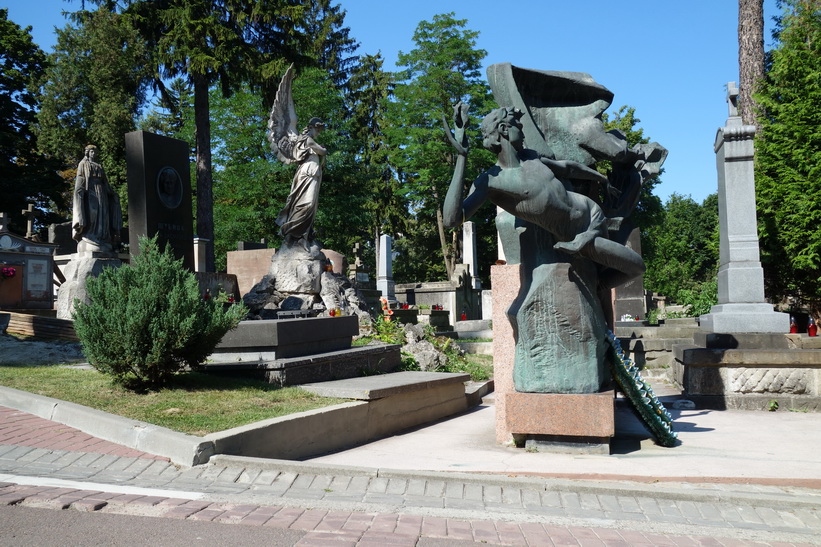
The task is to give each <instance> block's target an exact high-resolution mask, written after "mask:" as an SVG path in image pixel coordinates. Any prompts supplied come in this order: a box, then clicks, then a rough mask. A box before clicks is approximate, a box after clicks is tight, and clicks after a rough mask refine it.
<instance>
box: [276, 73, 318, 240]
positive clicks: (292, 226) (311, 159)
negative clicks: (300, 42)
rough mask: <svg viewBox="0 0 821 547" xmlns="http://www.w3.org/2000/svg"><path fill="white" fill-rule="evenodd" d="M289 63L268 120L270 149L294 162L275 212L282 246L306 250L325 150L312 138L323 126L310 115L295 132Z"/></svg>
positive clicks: (310, 234)
mask: <svg viewBox="0 0 821 547" xmlns="http://www.w3.org/2000/svg"><path fill="white" fill-rule="evenodd" d="M293 78H294V69H293V65H291V66H290V67H288V70H287V71H286V72H285V75H284V76H283V77H282V81H281V82H280V84H279V89H278V90H277V95H276V99H275V100H274V105H273V107H272V108H271V115H270V118H269V121H268V140H269V142H270V143H271V149H272V150H273V151H274V152H275V153H276V154H277V157H278V158H279V160H280V161H282V162H283V163H286V164H288V163H296V164H298V167H297V170H296V174H294V178H293V182H292V183H291V191H290V193H289V194H288V200H287V201H286V202H285V207H284V208H283V209H282V211H280V213H279V215H278V216H277V220H276V222H277V224H278V225H279V226H280V233H281V234H282V236H283V237H284V238H285V245H286V246H289V247H290V246H293V245H294V244H296V243H299V244H301V245H302V246H303V247H304V248H305V250H306V251H307V250H309V249H310V248H311V246H312V244H313V242H314V239H315V236H314V232H313V224H314V218H315V217H316V210H317V206H318V204H319V188H320V186H321V184H322V167H323V165H324V164H325V156H326V154H327V151H326V150H325V148H323V147H322V146H320V145H319V144H318V143H317V142H316V140H315V139H316V137H318V136H319V134H320V133H321V132H322V130H323V129H324V128H325V124H324V123H323V122H322V120H320V119H319V118H311V120H310V121H309V122H308V125H307V127H305V129H304V130H303V131H302V133H301V134H297V133H296V124H297V119H296V110H295V108H294V101H293V96H292V94H291V82H292V81H293Z"/></svg>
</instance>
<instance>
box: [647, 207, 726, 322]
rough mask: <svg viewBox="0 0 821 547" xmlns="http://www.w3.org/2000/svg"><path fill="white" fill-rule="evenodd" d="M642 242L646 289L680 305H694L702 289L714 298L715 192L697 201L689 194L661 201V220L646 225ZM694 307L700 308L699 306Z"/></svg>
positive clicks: (702, 291) (700, 295) (701, 293)
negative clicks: (700, 201)
mask: <svg viewBox="0 0 821 547" xmlns="http://www.w3.org/2000/svg"><path fill="white" fill-rule="evenodd" d="M642 245H644V249H646V250H647V252H645V255H644V256H645V262H646V264H647V272H646V273H645V275H644V284H645V286H646V287H647V288H648V289H649V290H651V291H654V292H657V293H660V294H663V295H665V296H667V297H669V298H670V299H671V300H672V301H673V302H676V303H677V304H681V305H695V304H696V303H697V300H699V299H703V296H702V295H703V293H709V295H708V296H710V299H711V300H712V301H714V300H715V298H716V293H715V276H716V272H717V271H718V195H717V194H711V195H710V196H708V197H707V198H706V199H705V200H704V202H703V203H701V204H699V203H697V202H696V201H694V200H693V199H692V198H691V197H689V196H686V197H685V196H681V195H679V194H673V195H671V196H670V198H669V199H668V200H667V203H665V204H664V210H663V211H662V213H661V222H660V223H659V224H658V225H656V226H651V227H650V228H648V229H647V236H646V237H645V238H644V239H643V241H642ZM698 311H699V312H704V310H703V308H700V309H699V310H698ZM707 311H709V309H708V310H707Z"/></svg>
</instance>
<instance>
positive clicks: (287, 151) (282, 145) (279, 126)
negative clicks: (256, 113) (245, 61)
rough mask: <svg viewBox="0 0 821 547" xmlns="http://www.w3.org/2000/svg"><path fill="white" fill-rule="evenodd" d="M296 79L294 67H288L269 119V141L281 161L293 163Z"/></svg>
mask: <svg viewBox="0 0 821 547" xmlns="http://www.w3.org/2000/svg"><path fill="white" fill-rule="evenodd" d="M293 79H294V65H293V64H291V66H289V67H288V70H286V71H285V75H284V76H283V77H282V81H281V82H279V89H277V94H276V98H275V99H274V105H273V106H272V107H271V114H270V116H269V118H268V141H269V142H270V143H271V150H273V151H274V152H275V153H276V155H277V158H279V161H281V162H283V163H291V162H292V161H294V157H293V155H292V153H291V151H292V150H293V143H294V141H295V140H296V138H297V136H298V135H297V131H296V110H295V109H294V98H293V95H292V94H291V82H292V81H293Z"/></svg>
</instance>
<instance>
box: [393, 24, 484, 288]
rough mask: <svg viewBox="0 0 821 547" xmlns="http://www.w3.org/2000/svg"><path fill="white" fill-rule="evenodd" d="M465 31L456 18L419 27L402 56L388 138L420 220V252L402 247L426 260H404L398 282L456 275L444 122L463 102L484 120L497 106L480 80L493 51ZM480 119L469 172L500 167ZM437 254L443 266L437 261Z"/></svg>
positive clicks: (416, 239)
mask: <svg viewBox="0 0 821 547" xmlns="http://www.w3.org/2000/svg"><path fill="white" fill-rule="evenodd" d="M466 27H467V21H466V20H464V19H456V18H455V15H454V14H453V13H448V14H442V15H435V16H434V17H433V19H432V20H431V21H422V22H420V23H419V25H418V26H417V27H416V31H415V32H414V34H413V40H414V43H415V47H414V49H413V50H411V51H410V52H409V53H403V52H400V53H399V62H398V65H399V66H400V67H404V70H402V71H401V72H400V73H399V74H398V75H397V76H398V81H397V85H396V89H395V98H396V100H395V101H393V102H392V103H391V107H390V108H389V110H388V113H389V120H390V122H389V123H390V127H389V129H388V136H389V142H390V146H391V150H392V156H391V163H392V165H393V166H394V168H395V170H396V172H397V174H398V176H399V180H400V181H401V182H402V184H403V185H404V186H405V188H406V192H407V195H408V196H409V198H410V199H411V201H412V211H413V216H414V219H413V220H414V222H413V223H412V224H411V230H412V232H411V234H409V235H410V236H411V239H412V241H413V243H412V245H413V247H414V249H411V248H410V246H409V245H404V242H402V241H401V240H398V241H397V249H398V250H399V252H400V253H401V252H403V251H404V252H405V253H406V255H407V254H408V253H410V252H411V251H414V252H418V253H419V254H420V256H418V257H411V256H404V257H403V259H402V261H401V262H400V263H399V264H397V269H396V271H395V273H396V275H397V277H398V278H401V277H403V275H407V277H411V278H413V277H415V278H416V279H436V278H437V277H439V278H441V277H442V276H443V275H446V276H448V277H450V275H451V274H452V273H453V267H454V264H455V261H456V258H457V251H458V242H459V235H460V234H459V232H458V231H454V232H451V233H450V234H447V233H446V232H445V228H444V224H443V221H442V210H441V208H442V202H443V201H444V197H445V193H446V191H447V187H448V183H449V182H450V178H451V175H452V173H453V166H454V164H455V158H454V155H453V152H452V149H451V146H450V143H449V142H448V140H447V138H446V137H445V133H444V130H443V128H442V118H443V117H446V118H448V119H450V118H451V117H452V115H453V106H454V105H455V104H456V103H458V102H459V101H462V102H464V103H465V104H468V105H470V107H471V111H472V112H473V113H474V116H484V115H485V114H487V112H489V111H490V109H491V108H492V106H491V105H492V99H491V95H490V89H489V87H488V85H487V82H486V81H485V79H484V78H483V76H482V74H481V62H482V59H484V57H485V55H486V54H487V53H486V52H485V51H484V50H483V49H479V48H477V47H476V38H477V37H478V34H479V33H478V32H476V31H472V30H469V29H467V28H466ZM477 121H478V120H477V119H473V120H472V122H473V124H474V130H473V131H472V132H471V137H472V138H473V142H472V146H471V152H470V156H469V158H468V169H467V171H468V172H469V173H477V172H479V170H480V168H484V167H487V166H488V165H492V163H493V159H492V156H491V155H490V154H489V153H488V152H487V151H485V150H484V149H483V148H482V146H481V139H480V138H479V131H478V123H477ZM491 229H492V228H491ZM437 239H438V242H437ZM437 243H438V244H437ZM437 252H438V254H440V256H442V258H443V260H442V266H444V267H442V266H439V267H436V266H435V264H432V263H431V261H430V257H432V256H435V255H436V254H437ZM411 266H415V267H416V269H415V270H411V271H408V272H406V273H404V274H403V272H402V268H403V267H411Z"/></svg>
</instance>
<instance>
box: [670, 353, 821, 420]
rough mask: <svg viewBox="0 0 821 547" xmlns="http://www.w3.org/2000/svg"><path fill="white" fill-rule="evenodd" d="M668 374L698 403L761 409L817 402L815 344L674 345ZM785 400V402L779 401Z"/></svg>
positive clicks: (819, 374) (820, 378) (820, 389)
mask: <svg viewBox="0 0 821 547" xmlns="http://www.w3.org/2000/svg"><path fill="white" fill-rule="evenodd" d="M674 353H675V356H676V360H675V362H674V364H673V376H674V378H675V381H676V382H677V383H678V384H679V385H681V387H682V388H683V390H684V394H685V396H686V397H687V398H688V399H691V400H693V401H694V402H696V404H698V405H700V406H701V407H702V408H718V409H723V408H739V409H757V410H765V409H767V407H768V404H769V402H770V401H773V400H776V401H780V402H779V406H781V402H782V401H789V403H788V405H790V406H789V407H790V408H802V409H808V410H815V409H817V408H819V407H821V350H796V349H792V350H790V349H782V350H761V349H758V350H756V349H710V348H701V347H696V346H691V345H681V346H675V348H674ZM785 406H786V405H785Z"/></svg>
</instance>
